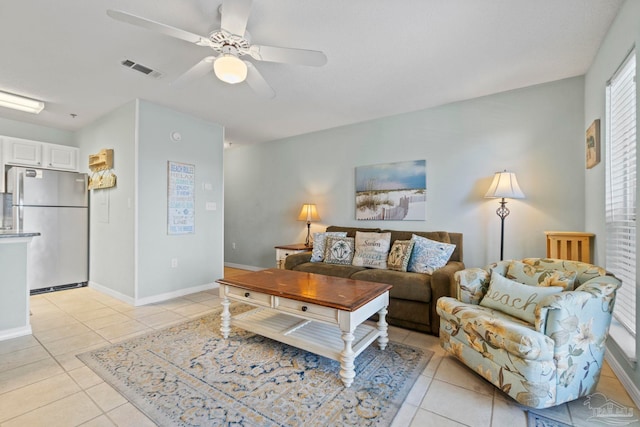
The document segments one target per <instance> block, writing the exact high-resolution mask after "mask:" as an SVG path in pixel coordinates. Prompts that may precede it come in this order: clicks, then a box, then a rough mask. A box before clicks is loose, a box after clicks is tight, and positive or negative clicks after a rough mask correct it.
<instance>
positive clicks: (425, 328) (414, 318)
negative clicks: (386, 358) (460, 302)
mask: <svg viewBox="0 0 640 427" xmlns="http://www.w3.org/2000/svg"><path fill="white" fill-rule="evenodd" d="M327 231H346V232H347V236H349V237H355V235H356V231H366V232H381V233H382V232H385V233H386V232H390V233H391V245H392V246H393V242H394V241H396V240H410V239H411V235H412V234H417V235H419V236H423V237H426V238H428V239H431V240H437V241H439V242H445V243H453V244H455V245H456V249H455V250H454V252H453V254H452V255H451V258H450V259H449V262H448V263H447V265H445V266H444V267H442V268H440V269H438V270H436V271H435V272H434V273H433V274H424V273H412V272H402V271H394V270H381V269H372V268H365V267H356V266H353V265H337V264H327V263H324V262H310V259H311V252H304V253H299V254H294V255H290V256H288V257H287V259H286V261H285V269H287V270H296V271H305V272H308V273H316V274H324V275H327V276H338V277H346V278H351V279H356V280H367V281H370V282H381V283H388V284H390V285H393V288H392V289H391V291H389V296H390V300H389V309H388V310H389V313H388V314H387V322H388V323H389V324H390V325H395V326H400V327H402V328H409V329H414V330H417V331H421V332H427V333H430V334H433V335H438V331H439V328H440V318H439V317H438V315H437V314H436V301H437V300H438V298H440V297H442V296H454V292H453V290H454V289H455V283H454V280H453V274H454V273H455V272H456V271H458V270H463V269H464V264H463V262H462V233H449V232H446V231H394V230H381V229H378V228H354V227H337V226H330V227H327Z"/></svg>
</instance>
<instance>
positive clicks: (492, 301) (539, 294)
mask: <svg viewBox="0 0 640 427" xmlns="http://www.w3.org/2000/svg"><path fill="white" fill-rule="evenodd" d="M560 292H562V288H561V287H559V286H549V287H546V286H530V285H523V284H522V283H518V282H514V281H513V280H509V279H507V278H506V277H504V276H501V275H499V274H498V273H496V272H495V271H494V272H493V273H492V274H491V282H489V290H488V291H487V293H486V295H485V296H484V298H482V301H480V305H481V306H483V307H487V308H493V309H494V310H498V311H501V312H503V313H507V314H510V315H512V316H513V317H517V318H518V319H521V320H524V321H526V322H529V323H532V324H533V323H534V322H535V321H536V316H535V314H534V310H535V308H536V305H537V304H538V303H539V302H540V301H541V300H542V298H544V297H546V296H547V295H551V294H557V293H560Z"/></svg>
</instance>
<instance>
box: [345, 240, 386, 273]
mask: <svg viewBox="0 0 640 427" xmlns="http://www.w3.org/2000/svg"><path fill="white" fill-rule="evenodd" d="M389 246H391V233H364V232H362V231H356V254H355V255H354V257H353V262H352V264H353V265H356V266H358V267H369V268H382V269H386V268H387V255H388V254H389Z"/></svg>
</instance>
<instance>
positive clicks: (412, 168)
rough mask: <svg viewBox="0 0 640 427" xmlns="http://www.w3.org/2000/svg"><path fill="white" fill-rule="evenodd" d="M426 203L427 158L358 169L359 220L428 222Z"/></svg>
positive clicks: (357, 196)
mask: <svg viewBox="0 0 640 427" xmlns="http://www.w3.org/2000/svg"><path fill="white" fill-rule="evenodd" d="M426 205H427V161H426V160H414V161H409V162H397V163H385V164H379V165H371V166H359V167H357V168H356V219H358V220H370V221H372V220H377V221H380V220H382V221H424V220H425V219H426V217H427V208H426Z"/></svg>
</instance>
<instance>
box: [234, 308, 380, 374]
mask: <svg viewBox="0 0 640 427" xmlns="http://www.w3.org/2000/svg"><path fill="white" fill-rule="evenodd" d="M231 324H232V325H234V326H237V327H239V328H242V329H245V330H247V331H250V332H253V333H256V334H259V335H262V336H265V337H267V338H271V339H273V340H276V341H279V342H282V343H285V344H289V345H292V346H294V347H297V348H301V349H303V350H307V351H310V352H312V353H315V354H318V355H320V356H324V357H327V358H329V359H333V360H337V361H340V353H341V352H342V351H343V350H344V341H343V340H342V331H340V328H339V327H338V325H330V324H325V323H322V322H316V321H313V320H308V319H303V318H300V317H296V316H291V315H288V314H284V313H281V312H278V311H275V310H272V309H268V308H257V309H254V310H251V311H247V312H245V313H242V314H239V315H236V316H234V317H233V318H232V319H231ZM353 335H354V340H353V343H352V348H353V352H354V357H355V356H357V355H358V354H360V353H361V352H362V351H363V350H364V349H365V348H367V346H368V345H369V344H371V343H372V342H373V341H374V340H375V339H376V338H378V336H380V331H379V330H378V329H377V328H375V327H373V326H371V325H367V324H360V325H359V326H358V327H357V328H356V329H355V331H354V333H353Z"/></svg>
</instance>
